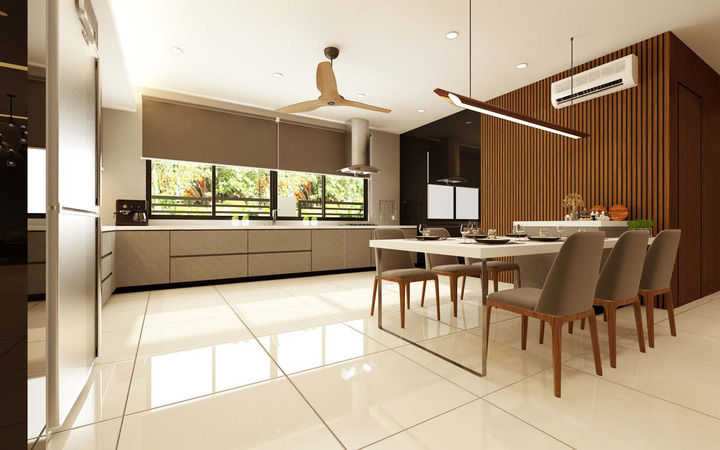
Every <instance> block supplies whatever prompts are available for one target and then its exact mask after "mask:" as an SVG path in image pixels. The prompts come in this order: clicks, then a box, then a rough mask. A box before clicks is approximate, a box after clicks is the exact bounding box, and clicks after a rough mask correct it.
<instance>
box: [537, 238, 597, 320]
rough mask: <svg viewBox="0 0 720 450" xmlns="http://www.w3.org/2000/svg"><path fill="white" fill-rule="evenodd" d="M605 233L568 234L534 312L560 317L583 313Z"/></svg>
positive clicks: (590, 298)
mask: <svg viewBox="0 0 720 450" xmlns="http://www.w3.org/2000/svg"><path fill="white" fill-rule="evenodd" d="M604 240H605V233H603V232H602V231H588V232H583V233H573V234H571V235H570V236H569V237H568V238H567V240H566V241H565V243H564V244H563V246H562V248H560V251H559V252H558V254H557V256H556V257H555V261H554V262H553V265H552V267H551V268H550V273H548V276H547V279H546V280H545V285H544V286H543V289H542V293H541V294H540V300H538V304H537V306H536V307H535V311H537V312H541V313H544V314H552V315H555V316H562V315H568V314H576V313H581V312H585V311H587V310H588V309H590V308H591V307H592V304H593V299H594V298H595V286H596V285H597V279H598V278H597V277H598V272H600V260H601V259H602V253H603V243H604Z"/></svg>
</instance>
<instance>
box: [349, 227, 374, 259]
mask: <svg viewBox="0 0 720 450" xmlns="http://www.w3.org/2000/svg"><path fill="white" fill-rule="evenodd" d="M371 237H372V230H345V268H346V269H355V268H360V267H372V252H371V249H370V239H371Z"/></svg>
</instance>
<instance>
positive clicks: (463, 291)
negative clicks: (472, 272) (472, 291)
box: [460, 275, 467, 300]
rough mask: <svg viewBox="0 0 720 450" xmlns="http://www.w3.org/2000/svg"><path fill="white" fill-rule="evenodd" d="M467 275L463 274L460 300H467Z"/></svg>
mask: <svg viewBox="0 0 720 450" xmlns="http://www.w3.org/2000/svg"><path fill="white" fill-rule="evenodd" d="M465 278H467V277H466V276H465V275H463V282H462V288H461V289H460V300H465Z"/></svg>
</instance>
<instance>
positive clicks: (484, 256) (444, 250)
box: [370, 238, 618, 376]
mask: <svg viewBox="0 0 720 450" xmlns="http://www.w3.org/2000/svg"><path fill="white" fill-rule="evenodd" d="M617 241H618V238H606V239H605V241H604V248H605V249H611V248H613V247H614V246H615V244H616V243H617ZM563 243H564V238H563V239H560V240H558V241H555V242H540V241H534V240H528V239H527V238H513V239H510V240H509V241H507V242H503V243H499V244H495V243H493V244H485V243H478V242H476V241H475V240H473V239H472V238H469V239H464V238H447V239H438V240H420V239H417V238H406V239H379V240H378V239H374V240H371V241H370V247H371V248H373V249H374V250H375V263H376V267H377V279H378V287H377V326H378V328H380V329H381V330H384V331H386V332H389V333H391V334H393V335H395V336H396V337H399V338H401V339H403V340H405V341H407V342H409V343H410V344H413V345H415V346H416V347H418V348H420V349H423V350H426V351H429V350H427V349H426V348H425V347H423V346H420V345H418V344H417V343H415V342H412V341H410V340H408V339H405V338H403V337H402V336H399V335H397V334H396V333H393V332H392V331H390V330H387V329H385V328H383V323H382V322H383V314H382V304H383V290H382V256H383V251H385V250H399V251H406V252H417V253H425V254H436V255H449V256H457V257H464V258H466V261H468V259H467V258H475V259H479V260H480V261H481V263H482V280H481V281H482V307H480V308H479V309H480V311H479V313H480V317H479V318H480V320H479V323H480V324H484V323H485V317H484V316H485V305H486V304H487V296H488V277H487V262H488V261H491V260H493V259H495V258H504V257H520V256H531V255H548V254H556V253H558V252H559V251H560V249H561V248H562V246H563ZM426 261H427V259H426ZM466 263H467V262H466ZM516 287H517V286H516ZM488 339H489V330H488V327H486V326H484V325H483V326H482V343H483V345H482V346H481V347H479V348H478V351H479V352H482V356H481V358H482V369H481V370H480V371H479V372H478V371H476V370H472V369H469V368H467V367H464V366H462V364H458V363H457V362H455V361H449V360H448V361H449V362H452V363H453V364H455V365H458V366H461V367H463V368H465V369H466V370H468V371H470V372H473V373H475V374H476V375H479V376H486V375H487V352H486V351H485V349H487V348H488ZM430 353H433V354H435V353H434V352H430ZM436 356H440V355H436ZM443 359H446V360H447V358H444V357H443Z"/></svg>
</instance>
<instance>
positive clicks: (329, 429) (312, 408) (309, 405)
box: [116, 286, 347, 450]
mask: <svg viewBox="0 0 720 450" xmlns="http://www.w3.org/2000/svg"><path fill="white" fill-rule="evenodd" d="M213 287H214V288H215V290H216V291H217V292H218V294H220V296H221V297H222V298H223V300H224V301H225V303H227V305H228V306H230V308H231V309H232V310H233V312H234V313H235V316H236V317H237V318H238V320H239V321H240V323H242V325H243V326H244V327H245V328H246V329H247V330H248V331H249V332H250V334H251V335H252V337H253V339H255V342H257V344H258V345H259V346H260V348H262V349H263V351H264V352H265V354H267V356H268V358H270V360H271V361H272V362H273V363H274V364H275V365H276V366H277V367H278V369H279V370H280V372H282V374H283V376H284V377H285V379H286V380H287V381H288V382H289V383H290V384H291V385H292V387H293V388H295V390H296V391H297V393H298V395H300V397H302V399H303V400H305V403H307V405H308V407H309V408H310V409H311V410H312V411H313V412H314V413H315V415H316V416H317V418H318V419H319V420H320V421H321V422H322V424H323V425H325V428H327V430H328V431H329V432H330V434H332V435H333V437H334V438H335V440H337V442H338V444H340V446H341V447H342V448H344V449H347V447H346V446H345V444H343V442H342V441H341V440H340V438H339V437H338V436H337V435H336V434H335V432H334V431H333V430H332V428H330V425H328V424H327V422H325V419H323V418H322V416H321V415H320V413H319V412H318V411H317V410H316V409H315V407H314V406H313V405H312V404H311V403H310V401H309V400H308V399H307V398H306V397H305V395H304V394H303V393H302V392H300V389H299V388H298V387H297V386H296V385H295V383H294V382H293V380H291V379H290V377H289V376H288V374H287V373H285V370H284V369H283V368H282V367H281V366H280V364H278V362H277V361H276V360H275V358H273V357H272V355H271V354H270V352H268V351H267V349H266V348H265V346H264V345H262V343H260V340H259V339H258V338H257V336H255V333H254V332H253V331H252V330H251V329H250V327H248V326H247V324H246V323H245V321H244V320H243V319H242V317H240V314H238V312H237V311H235V309H234V308H232V306H231V305H230V302H229V301H228V300H227V299H226V298H225V296H224V295H223V294H222V292H220V290H219V289H218V288H217V286H213ZM286 292H287V291H286ZM116 450H117V449H116Z"/></svg>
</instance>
